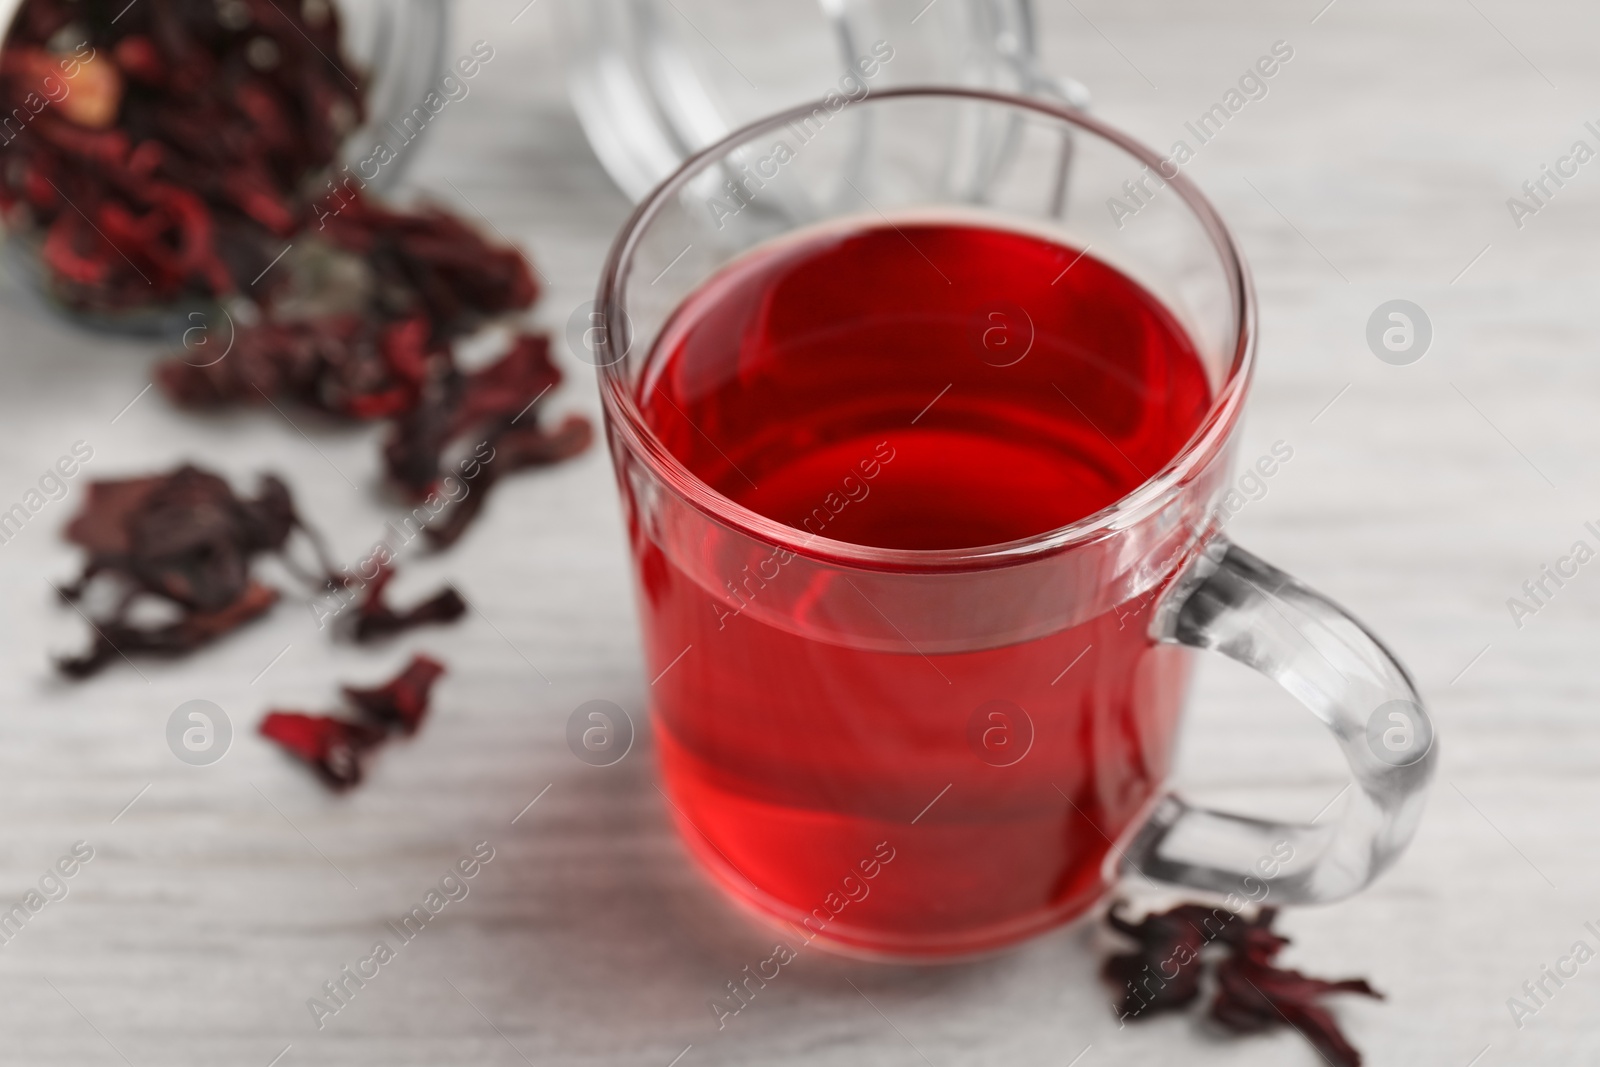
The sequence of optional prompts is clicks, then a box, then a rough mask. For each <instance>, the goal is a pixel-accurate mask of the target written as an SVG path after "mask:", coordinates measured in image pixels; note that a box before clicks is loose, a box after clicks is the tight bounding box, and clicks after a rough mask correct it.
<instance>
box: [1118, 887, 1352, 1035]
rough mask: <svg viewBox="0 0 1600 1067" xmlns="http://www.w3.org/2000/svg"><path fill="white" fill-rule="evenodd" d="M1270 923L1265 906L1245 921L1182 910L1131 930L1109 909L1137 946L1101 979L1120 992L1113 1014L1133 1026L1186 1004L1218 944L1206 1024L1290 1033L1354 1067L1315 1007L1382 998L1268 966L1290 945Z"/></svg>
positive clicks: (1219, 912) (1333, 1025) (1199, 909)
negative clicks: (1332, 998)
mask: <svg viewBox="0 0 1600 1067" xmlns="http://www.w3.org/2000/svg"><path fill="white" fill-rule="evenodd" d="M1276 917H1277V909H1275V908H1268V907H1263V908H1261V909H1260V910H1259V911H1258V912H1257V913H1256V917H1255V918H1254V919H1245V918H1244V917H1242V916H1239V915H1237V914H1234V913H1232V912H1229V911H1227V910H1224V909H1222V908H1211V907H1206V906H1204V905H1200V904H1183V905H1179V906H1178V907H1176V908H1173V909H1171V910H1170V911H1166V912H1162V913H1159V914H1152V915H1149V916H1146V917H1145V919H1144V920H1143V921H1141V922H1138V923H1130V922H1127V921H1126V920H1124V919H1123V918H1122V917H1121V916H1119V915H1118V914H1117V912H1116V909H1115V908H1112V910H1111V911H1110V912H1109V913H1108V914H1107V921H1108V922H1109V923H1110V925H1111V926H1112V928H1113V929H1115V930H1117V931H1119V932H1120V933H1122V934H1124V935H1126V936H1128V937H1130V938H1132V939H1134V940H1135V941H1137V942H1138V944H1139V947H1138V950H1137V951H1135V952H1133V953H1128V954H1123V955H1117V956H1112V957H1111V958H1110V959H1108V960H1107V961H1106V965H1105V972H1104V973H1105V975H1106V977H1108V978H1110V979H1112V980H1114V981H1116V982H1118V983H1121V985H1122V987H1123V992H1122V997H1121V1002H1120V1004H1119V1006H1118V1011H1119V1013H1120V1014H1121V1015H1122V1016H1123V1017H1124V1018H1133V1019H1138V1018H1145V1017H1148V1016H1149V1015H1151V1014H1154V1013H1157V1012H1160V1011H1167V1010H1172V1009H1175V1008H1180V1007H1183V1006H1185V1005H1187V1004H1190V1003H1192V1002H1193V1001H1194V1000H1195V999H1196V998H1197V997H1198V996H1199V992H1200V979H1201V975H1202V973H1203V970H1204V968H1205V965H1206V960H1205V957H1204V955H1203V951H1204V950H1205V948H1206V946H1207V945H1208V944H1212V943H1217V944H1219V945H1221V946H1222V947H1224V948H1225V949H1226V950H1227V955H1226V956H1225V957H1224V958H1223V959H1222V960H1220V961H1219V962H1218V963H1217V964H1216V966H1215V975H1216V985H1217V992H1216V996H1215V997H1214V998H1213V1000H1212V1002H1211V1006H1210V1009H1209V1012H1210V1016H1211V1018H1212V1019H1214V1020H1215V1021H1217V1022H1218V1023H1220V1024H1222V1025H1223V1026H1225V1027H1227V1028H1228V1029H1229V1030H1232V1031H1234V1032H1235V1033H1260V1032H1262V1031H1266V1030H1272V1029H1276V1028H1278V1027H1281V1026H1292V1027H1294V1028H1295V1029H1296V1030H1298V1031H1300V1033H1301V1034H1302V1035H1303V1036H1304V1037H1305V1038H1306V1040H1308V1041H1310V1042H1311V1043H1312V1044H1313V1045H1314V1046H1315V1047H1316V1049H1317V1051H1318V1052H1319V1053H1321V1055H1322V1056H1323V1058H1324V1059H1326V1060H1327V1061H1328V1062H1329V1063H1330V1064H1332V1065H1333V1067H1360V1064H1361V1053H1360V1052H1358V1051H1357V1050H1356V1048H1355V1047H1354V1046H1353V1045H1351V1044H1350V1042H1349V1041H1348V1040H1347V1039H1346V1038H1345V1036H1344V1034H1343V1033H1341V1032H1340V1030H1339V1026H1338V1023H1337V1022H1336V1021H1335V1019H1334V1017H1333V1015H1332V1014H1331V1013H1330V1012H1329V1011H1328V1010H1327V1009H1326V1008H1324V1007H1323V1006H1322V1005H1321V1004H1319V1003H1318V1000H1319V999H1320V998H1321V997H1324V996H1327V995H1328V994H1330V993H1359V994H1362V995H1364V996H1370V997H1378V998H1381V997H1382V996H1383V994H1381V993H1379V992H1377V991H1376V990H1374V989H1373V988H1372V987H1371V986H1370V985H1368V984H1367V982H1366V981H1365V980H1363V979H1359V978H1350V979H1344V980H1341V981H1326V980H1324V979H1320V978H1310V977H1307V976H1306V975H1304V974H1301V973H1300V972H1299V971H1290V970H1285V969H1283V968H1280V967H1276V966H1274V965H1273V963H1272V961H1273V960H1274V959H1275V958H1276V957H1277V955H1278V953H1279V952H1280V951H1282V949H1283V947H1284V946H1285V945H1287V944H1288V943H1289V939H1288V938H1286V937H1283V936H1282V935H1280V934H1277V933H1274V932H1273V930H1272V923H1273V920H1274V919H1275V918H1276ZM1213 951H1215V950H1213Z"/></svg>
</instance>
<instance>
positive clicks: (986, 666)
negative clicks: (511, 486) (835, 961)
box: [636, 224, 1211, 956]
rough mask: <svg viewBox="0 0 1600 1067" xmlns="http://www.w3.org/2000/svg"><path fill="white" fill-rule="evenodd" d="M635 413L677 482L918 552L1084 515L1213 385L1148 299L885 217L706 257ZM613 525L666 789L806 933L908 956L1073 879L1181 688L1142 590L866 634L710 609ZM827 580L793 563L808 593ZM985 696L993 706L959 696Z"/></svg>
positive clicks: (721, 603)
mask: <svg viewBox="0 0 1600 1067" xmlns="http://www.w3.org/2000/svg"><path fill="white" fill-rule="evenodd" d="M1069 266H1070V269H1068V268H1069ZM1063 271H1065V273H1063ZM995 312H998V314H999V315H1000V317H999V318H996V317H994V313H995ZM985 331H988V332H987V333H986V332H985ZM996 331H998V332H996ZM1024 351H1025V353H1026V354H1025V355H1024V354H1023V353H1024ZM1019 356H1020V357H1021V358H1020V359H1019V358H1018V357H1019ZM996 364H1009V365H1003V366H1001V365H996ZM640 402H641V406H642V407H643V409H644V411H645V414H646V418H647V420H648V421H649V423H650V424H651V426H652V427H653V428H654V430H655V432H656V433H657V434H658V435H659V436H660V437H661V439H662V440H663V441H664V442H665V443H666V444H667V446H668V447H669V448H670V449H671V450H672V452H673V453H674V454H675V455H676V456H678V457H679V458H680V459H681V460H682V461H683V462H684V463H685V465H686V466H688V467H689V469H690V470H692V471H693V472H695V473H696V474H697V475H698V476H699V477H700V478H701V479H703V480H704V481H705V482H707V483H708V484H710V485H711V486H712V487H713V488H715V489H717V490H718V491H719V492H721V493H723V494H724V495H726V496H728V497H730V498H732V499H733V500H735V501H738V502H739V503H741V504H744V505H745V506H747V507H749V508H751V509H753V510H755V511H758V512H760V513H762V514H764V515H766V516H768V517H770V518H773V519H776V520H778V521H780V522H783V523H785V524H788V525H790V526H793V527H794V528H795V529H796V530H799V531H804V532H803V533H802V534H799V535H797V537H796V541H797V542H799V541H803V540H804V539H805V537H806V536H807V535H808V534H809V535H820V536H824V537H827V538H832V539H836V540H841V541H848V542H853V543H856V544H862V545H873V546H880V547H889V548H903V549H940V548H955V547H973V546H981V545H990V544H996V543H1000V542H1005V541H1010V540H1014V539H1018V538H1023V537H1028V536H1030V535H1034V534H1038V533H1042V532H1045V531H1048V530H1051V529H1054V528H1056V527H1060V526H1063V525H1066V524H1068V523H1070V522H1073V521H1074V520H1077V519H1080V518H1082V517H1084V516H1086V515H1089V514H1092V513H1094V512H1096V511H1099V510H1100V509H1102V508H1105V507H1107V506H1108V505H1110V504H1112V503H1114V502H1115V501H1117V500H1119V499H1120V498H1122V497H1124V496H1126V495H1127V494H1128V493H1129V492H1130V491H1132V490H1133V489H1134V488H1136V487H1137V486H1138V485H1139V484H1141V483H1142V482H1144V481H1145V480H1146V478H1147V477H1148V476H1150V475H1153V474H1155V473H1156V472H1157V471H1158V470H1159V469H1161V467H1162V466H1163V465H1164V464H1165V463H1167V462H1168V461H1169V460H1171V459H1172V458H1173V457H1174V456H1175V455H1176V454H1177V453H1178V452H1179V450H1180V449H1181V448H1182V446H1183V445H1184V444H1185V443H1186V442H1187V441H1188V439H1189V438H1190V436H1191V435H1192V434H1193V433H1194V432H1195V430H1196V429H1197V428H1198V426H1199V424H1200V422H1201V420H1202V419H1203V418H1204V416H1205V414H1206V412H1207V410H1208V408H1209V405H1210V402H1211V393H1210V389H1209V387H1208V385H1207V380H1206V377H1205V373H1204V371H1203V369H1202V366H1201V364H1200V361H1199V359H1198V357H1197V356H1196V354H1195V351H1194V348H1193V346H1192V344H1191V343H1190V341H1189V339H1188V338H1187V337H1186V336H1185V335H1184V333H1183V332H1182V330H1181V329H1180V328H1179V327H1178V325H1177V324H1176V322H1175V321H1174V320H1173V319H1172V317H1171V316H1170V315H1169V314H1168V313H1167V312H1166V311H1165V310H1164V309H1163V308H1162V307H1161V306H1160V305H1159V304H1158V303H1157V301H1156V300H1155V299H1154V298H1153V297H1152V296H1151V295H1150V294H1149V293H1148V292H1147V291H1146V290H1144V289H1143V288H1142V287H1140V286H1139V285H1138V284H1136V283H1135V282H1133V281H1131V280H1130V279H1129V278H1128V277H1126V276H1125V275H1123V274H1121V273H1120V272H1118V271H1117V270H1115V269H1113V268H1112V267H1110V266H1108V265H1106V264H1105V263H1103V262H1101V261H1100V260H1098V259H1096V258H1095V257H1093V256H1092V255H1084V256H1082V257H1081V258H1080V250H1078V249H1074V248H1070V247H1065V246H1062V245H1058V244H1054V243H1051V242H1048V241H1045V240H1043V239H1040V238H1037V237H1034V236H1030V235H1025V234H1020V233H1014V232H1007V231H999V230H991V229H985V228H981V227H977V226H971V225H965V224H919V225H912V224H903V225H901V226H900V228H899V229H898V230H896V229H894V228H890V227H876V228H870V229H857V230H839V231H831V232H816V233H812V234H809V235H803V236H799V237H791V238H789V239H787V240H786V241H784V242H781V243H779V244H775V245H772V246H768V247H766V248H764V249H761V250H758V251H757V252H755V253H753V254H750V255H747V256H745V257H744V258H742V259H741V260H739V261H738V262H736V263H735V264H733V265H731V266H730V267H729V268H727V269H725V270H724V271H723V272H722V273H721V274H719V275H718V276H716V277H715V278H713V279H711V280H710V281H709V282H708V283H707V284H706V285H705V286H704V287H703V288H702V289H701V290H700V291H698V292H697V293H696V294H694V295H693V296H691V297H690V298H689V299H688V301H687V302H686V303H685V304H684V306H683V307H681V308H680V309H679V310H678V312H677V313H676V314H675V316H674V318H673V320H672V322H671V323H670V324H669V325H668V328H667V329H666V330H665V331H664V332H663V335H662V338H661V341H660V343H659V344H658V347H657V350H656V352H655V353H654V354H653V361H652V364H651V371H650V377H649V379H648V380H647V382H646V384H645V387H644V390H643V395H642V396H641V398H640ZM636 537H637V541H638V543H637V544H636V549H637V551H638V554H639V557H640V560H639V564H640V571H641V575H642V584H643V586H644V608H645V611H644V614H645V630H646V637H647V643H648V646H649V659H650V675H651V676H652V677H654V676H655V675H656V674H657V673H658V672H661V671H663V670H665V672H666V673H665V674H663V675H662V676H661V677H660V679H659V680H658V681H657V682H656V683H655V684H654V686H653V688H652V696H653V699H654V701H655V713H656V723H657V727H658V729H657V736H658V743H659V747H660V750H661V758H662V769H663V774H664V777H665V781H666V785H667V790H668V793H669V794H670V796H671V798H672V801H673V804H674V806H675V808H676V809H677V813H678V817H679V819H680V825H681V826H682V829H683V831H684V833H685V836H686V838H687V839H688V840H689V841H690V843H691V844H692V845H693V846H694V847H695V848H696V850H697V852H698V853H699V855H700V857H701V858H702V859H703V860H704V861H705V862H706V864H707V865H708V866H709V867H710V868H711V869H712V871H713V872H714V873H716V874H717V875H718V876H719V877H721V878H722V880H723V881H724V883H725V884H726V886H727V887H728V888H729V889H730V890H731V891H732V892H733V893H734V894H735V895H736V896H738V897H740V898H741V899H743V900H745V901H746V902H748V903H752V904H754V905H756V906H757V907H758V908H761V909H763V910H764V911H766V912H767V913H769V914H774V915H777V916H779V917H781V918H785V919H788V920H790V921H791V922H794V923H799V922H801V921H802V920H804V919H805V918H806V917H807V916H812V917H813V918H812V919H811V921H810V922H809V923H807V928H808V929H809V930H811V931H812V932H813V933H815V932H818V931H820V933H821V934H822V936H823V937H824V938H826V939H831V940H833V941H834V942H836V943H842V944H845V945H848V946H852V947H854V948H857V949H862V950H866V951H871V952H879V953H886V954H891V955H897V956H921V955H928V956H932V955H944V954H952V953H959V952H968V951H980V950H983V949H987V948H991V947H994V946H997V945H1000V944H1004V943H1006V942H1009V941H1012V940H1016V939H1019V938H1021V937H1024V936H1026V935H1028V934H1030V933H1033V932H1036V931H1038V930H1040V929H1043V928H1045V927H1048V926H1051V925H1054V924H1056V923H1058V922H1061V921H1063V920H1064V919H1066V918H1068V917H1070V916H1072V915H1074V914H1076V913H1078V912H1080V911H1082V910H1084V909H1085V908H1087V907H1088V906H1089V905H1090V904H1091V903H1093V902H1094V900H1095V899H1096V898H1097V897H1098V896H1099V895H1100V894H1101V892H1102V891H1103V889H1104V882H1103V880H1102V875H1101V865H1102V861H1103V860H1104V859H1105V856H1106V853H1107V851H1108V849H1109V847H1110V840H1111V839H1115V838H1116V837H1117V836H1118V834H1120V833H1121V832H1122V831H1123V830H1124V829H1126V828H1127V827H1128V826H1129V824H1130V823H1131V821H1132V820H1133V819H1134V817H1135V816H1136V815H1137V814H1138V813H1139V812H1140V810H1141V808H1142V807H1143V806H1144V805H1145V804H1146V803H1147V802H1148V801H1149V800H1150V798H1151V797H1152V796H1153V795H1154V792H1155V790H1156V789H1157V787H1158V786H1159V784H1160V782H1161V781H1162V780H1163V778H1164V777H1165V774H1166V771H1167V767H1168V762H1169V756H1170V747H1171V741H1172V735H1173V730H1174V726H1175V722H1176V716H1177V713H1178V709H1179V705H1180V703H1181V700H1182V696H1183V692H1184V689H1185V686H1186V683H1187V659H1186V658H1185V655H1184V653H1183V652H1182V651H1181V650H1178V649H1175V648H1173V647H1171V646H1154V645H1153V644H1152V643H1151V641H1150V639H1149V638H1148V636H1146V634H1147V629H1148V624H1149V619H1148V617H1147V616H1148V610H1149V608H1150V605H1151V604H1152V603H1153V602H1154V601H1155V599H1156V597H1155V596H1146V597H1142V598H1140V600H1139V601H1136V602H1133V603H1130V604H1128V605H1124V606H1122V607H1121V608H1120V609H1118V610H1114V611H1112V612H1108V613H1106V614H1103V615H1101V616H1099V617H1097V618H1093V619H1090V620H1088V621H1087V622H1084V623H1082V624H1080V625H1077V626H1073V627H1071V628H1069V629H1067V630H1064V631H1061V632H1056V633H1052V634H1048V635H1047V636H1044V637H1040V638H1036V639H1033V640H1028V641H1024V642H1021V643H1016V644H1010V645H1007V646H1005V647H999V648H983V649H978V650H974V651H958V652H947V653H942V654H934V655H922V654H920V653H919V652H917V651H916V650H914V649H912V648H910V647H906V648H905V649H903V650H901V651H871V650H864V649H860V648H851V647H845V646H844V645H841V644H839V643H835V642H829V641H822V640H815V639H811V638H808V637H807V636H804V635H803V632H804V626H803V625H802V626H800V627H799V628H800V629H801V631H802V633H801V634H798V635H797V634H796V633H794V632H790V631H789V630H786V629H781V628H779V627H777V626H773V625H771V624H769V623H768V622H765V621H762V620H761V619H759V618H758V617H757V615H758V614H759V613H758V612H754V611H740V610H738V609H739V606H740V603H741V601H740V599H739V598H738V597H737V595H736V594H735V593H733V592H731V591H730V590H728V589H727V588H722V589H708V588H706V587H704V586H703V585H701V584H699V583H697V582H695V581H694V580H693V579H692V578H691V577H690V576H689V575H688V574H687V573H686V572H685V571H683V570H682V569H680V568H679V567H678V565H677V564H676V563H674V562H672V560H673V557H674V556H677V557H678V558H688V556H692V555H693V553H695V552H696V551H697V549H698V546H696V545H687V544H686V545H677V546H667V547H668V548H669V549H670V551H667V552H663V551H662V549H661V546H657V545H655V544H653V543H651V542H650V541H649V540H648V538H647V537H645V536H644V535H642V534H641V535H636ZM686 554H687V555H686ZM727 577H728V578H729V579H730V580H732V579H736V578H738V577H739V576H738V575H728V576H727ZM845 579H846V576H845V575H841V574H838V573H832V574H828V573H826V572H824V573H822V574H821V575H819V577H818V578H817V579H815V581H816V583H817V586H818V587H817V589H816V590H815V592H816V595H817V596H818V597H825V596H841V595H845V594H844V593H843V591H842V590H841V589H840V588H838V587H837V586H838V583H840V582H842V581H844V580H845ZM747 588H748V587H747ZM885 614H886V615H887V614H888V613H887V612H886V613H885ZM903 621H904V620H902V622H903ZM686 647H688V648H690V650H691V651H690V652H688V653H686V654H684V655H683V656H682V659H681V661H677V662H675V658H676V657H679V655H680V653H682V652H683V650H684V649H685V648H686ZM1086 649H1087V650H1088V651H1085V650H1086ZM1069 664H1071V665H1072V666H1071V669H1070V670H1065V671H1064V669H1065V668H1067V667H1068V665H1069ZM669 665H670V669H668V668H669ZM996 700H1000V701H1008V702H1010V704H1009V705H1003V706H997V707H999V708H1000V709H1001V710H1002V711H1003V712H1005V716H1004V717H1002V718H1000V719H990V718H987V717H986V713H978V712H977V709H979V707H980V706H981V705H985V704H986V703H988V702H990V701H996ZM1012 705H1015V706H1020V708H1022V709H1025V711H1026V715H1027V718H1028V719H1029V720H1030V721H1031V727H1032V734H1033V738H1032V742H1031V747H1030V746H1026V744H1025V742H1026V740H1027V737H1026V734H1027V732H1028V728H1027V726H1026V725H1025V724H1022V723H1020V722H1018V721H1016V720H1017V718H1018V716H1017V715H1016V714H1015V712H1013V711H1011V710H1010V708H1011V706H1012ZM975 714H979V717H980V718H981V719H982V721H981V722H980V723H979V725H978V727H976V728H973V727H972V725H971V724H972V721H973V719H974V715H975ZM989 726H996V727H999V730H998V732H989V733H985V731H986V730H987V728H988V727H989ZM1008 744H1009V745H1010V746H1011V748H1009V749H1008V748H1006V746H1007V745H1008ZM1023 747H1026V748H1027V751H1026V754H1025V755H1024V756H1022V758H1020V759H1018V760H1016V762H1014V763H1011V764H1010V765H1008V766H995V765H994V764H996V763H1004V762H1006V761H1007V759H1008V758H1009V757H1008V756H1007V755H1006V753H1008V752H1010V753H1015V752H1017V751H1018V750H1019V749H1021V748H1023ZM946 786H948V787H949V788H948V789H946V788H945V787H946ZM936 795H937V796H938V799H937V801H936V802H934V801H935V797H936ZM930 802H934V803H932V806H931V807H927V806H928V805H929V804H930ZM925 807H927V810H926V812H925V813H923V814H922V815H921V816H920V817H919V816H918V813H919V811H922V809H924V808H925ZM913 820H915V821H913ZM886 853H887V854H890V855H892V857H893V858H892V859H891V860H890V861H889V862H887V863H885V862H883V856H884V855H885V854H886Z"/></svg>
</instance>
